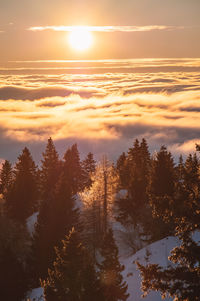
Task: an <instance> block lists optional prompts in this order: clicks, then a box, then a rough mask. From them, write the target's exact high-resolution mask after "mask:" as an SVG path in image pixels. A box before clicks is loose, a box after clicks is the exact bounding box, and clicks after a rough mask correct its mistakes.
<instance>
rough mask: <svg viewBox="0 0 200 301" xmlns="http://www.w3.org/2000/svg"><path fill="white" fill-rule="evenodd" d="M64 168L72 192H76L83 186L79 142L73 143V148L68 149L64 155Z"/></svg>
mask: <svg viewBox="0 0 200 301" xmlns="http://www.w3.org/2000/svg"><path fill="white" fill-rule="evenodd" d="M64 170H65V171H64V172H65V173H66V174H67V175H68V183H69V186H70V187H71V190H72V193H73V194H76V193H77V192H78V191H80V190H81V189H82V188H83V183H82V180H83V170H82V167H81V162H80V156H79V152H78V148H77V144H73V145H72V147H71V148H68V149H67V151H66V153H65V155H64Z"/></svg>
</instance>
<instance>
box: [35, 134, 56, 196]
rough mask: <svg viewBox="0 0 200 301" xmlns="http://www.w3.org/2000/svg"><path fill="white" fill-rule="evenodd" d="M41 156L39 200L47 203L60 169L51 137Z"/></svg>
mask: <svg viewBox="0 0 200 301" xmlns="http://www.w3.org/2000/svg"><path fill="white" fill-rule="evenodd" d="M42 155H43V159H42V161H41V163H42V165H41V171H40V186H41V187H40V190H41V198H42V201H48V200H49V199H51V197H52V195H53V192H54V189H55V186H56V183H57V180H58V178H59V174H60V169H61V163H60V161H59V157H58V153H57V151H56V148H55V146H54V143H53V140H52V138H51V137H50V138H49V139H48V142H47V145H46V149H45V152H44V153H43V154H42Z"/></svg>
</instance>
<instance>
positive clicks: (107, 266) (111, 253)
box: [99, 229, 129, 301]
mask: <svg viewBox="0 0 200 301" xmlns="http://www.w3.org/2000/svg"><path fill="white" fill-rule="evenodd" d="M101 255H102V257H103V261H102V263H101V264H100V265H99V267H100V279H101V285H102V292H103V300H104V301H119V300H120V301H125V300H127V298H128V296H129V294H127V284H126V283H125V282H124V281H123V276H122V275H121V272H122V271H123V270H124V266H123V265H121V264H120V262H119V258H118V248H117V246H116V244H115V241H114V237H113V232H112V230H111V229H109V230H108V232H107V233H106V234H105V236H104V240H103V243H102V248H101Z"/></svg>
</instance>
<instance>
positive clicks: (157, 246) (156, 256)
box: [28, 237, 179, 301]
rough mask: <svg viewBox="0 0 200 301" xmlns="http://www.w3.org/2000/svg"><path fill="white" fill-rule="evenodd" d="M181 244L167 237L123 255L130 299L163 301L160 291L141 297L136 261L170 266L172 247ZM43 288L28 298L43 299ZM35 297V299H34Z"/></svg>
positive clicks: (168, 299)
mask: <svg viewBox="0 0 200 301" xmlns="http://www.w3.org/2000/svg"><path fill="white" fill-rule="evenodd" d="M178 244H179V242H178V240H177V239H176V238H175V237H167V238H165V239H162V240H160V241H157V242H155V243H153V244H151V245H148V246H147V247H145V248H143V249H141V250H140V251H138V252H137V253H135V254H134V255H133V256H130V257H127V258H123V257H121V259H120V261H121V263H122V264H123V265H124V266H125V270H124V271H123V276H124V280H126V282H127V284H128V292H129V294H130V296H129V298H128V301H139V300H140V301H141V300H144V301H161V300H162V298H161V296H160V294H159V293H156V292H152V293H150V294H149V295H148V296H147V297H145V298H144V299H143V298H142V297H141V295H142V291H141V289H140V286H141V283H140V282H141V279H140V274H139V271H138V270H137V265H136V264H135V263H134V262H135V261H139V262H140V263H141V264H144V265H145V264H147V263H158V264H160V265H161V266H163V267H166V266H168V265H169V264H170V263H171V262H170V261H168V256H169V254H170V251H171V250H172V248H174V247H175V246H177V245H178ZM41 295H42V289H41V288H37V289H34V290H33V291H32V292H31V293H30V294H29V295H28V298H29V299H30V300H31V301H43V299H42V297H41ZM34 298H35V299H34ZM165 300H166V301H171V300H172V299H171V298H167V299H165Z"/></svg>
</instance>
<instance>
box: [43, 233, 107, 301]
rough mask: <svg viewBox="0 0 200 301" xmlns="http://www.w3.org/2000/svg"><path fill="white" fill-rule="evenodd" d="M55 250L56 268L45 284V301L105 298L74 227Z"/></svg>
mask: <svg viewBox="0 0 200 301" xmlns="http://www.w3.org/2000/svg"><path fill="white" fill-rule="evenodd" d="M55 252H56V260H55V262H54V265H53V268H51V269H49V271H48V277H47V279H46V280H44V281H43V282H42V283H41V284H42V286H43V288H44V295H45V301H58V300H62V301H63V300H68V301H75V300H76V301H91V300H97V301H102V300H103V299H102V296H101V291H100V284H99V281H98V279H97V275H96V272H95V268H94V266H93V263H92V260H91V259H90V257H89V255H88V252H87V250H86V249H85V247H84V246H83V244H82V242H81V240H80V237H79V234H78V233H77V232H76V231H75V229H74V228H73V229H72V231H71V232H70V234H69V236H66V237H65V239H64V240H63V241H62V247H56V248H55Z"/></svg>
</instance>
